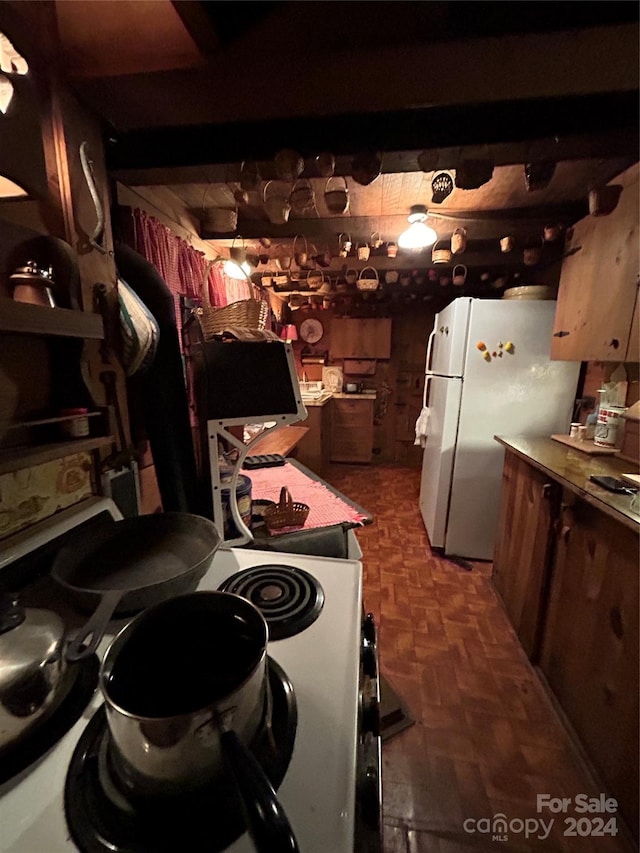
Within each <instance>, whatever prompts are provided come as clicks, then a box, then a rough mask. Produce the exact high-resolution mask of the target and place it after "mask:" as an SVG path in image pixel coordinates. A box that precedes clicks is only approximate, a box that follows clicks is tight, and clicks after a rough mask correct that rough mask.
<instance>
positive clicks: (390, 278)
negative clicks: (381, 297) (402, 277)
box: [384, 270, 398, 284]
mask: <svg viewBox="0 0 640 853" xmlns="http://www.w3.org/2000/svg"><path fill="white" fill-rule="evenodd" d="M384 280H385V281H386V283H387V284H395V283H396V282H397V281H398V271H397V270H387V271H386V272H385V274H384Z"/></svg>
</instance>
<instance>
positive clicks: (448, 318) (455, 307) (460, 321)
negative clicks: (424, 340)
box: [425, 297, 473, 376]
mask: <svg viewBox="0 0 640 853" xmlns="http://www.w3.org/2000/svg"><path fill="white" fill-rule="evenodd" d="M472 302H473V300H471V299H468V298H464V297H462V298H460V299H454V300H453V302H451V303H450V304H449V305H447V307H446V308H445V309H444V311H441V312H440V313H439V314H436V318H435V322H434V326H433V332H432V337H430V338H429V345H428V347H427V363H426V366H425V370H426V372H427V373H436V374H438V375H439V376H462V372H463V369H464V359H465V351H466V348H467V329H468V325H469V313H470V309H471V304H472Z"/></svg>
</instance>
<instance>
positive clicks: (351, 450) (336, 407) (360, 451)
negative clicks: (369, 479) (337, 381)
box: [330, 397, 374, 462]
mask: <svg viewBox="0 0 640 853" xmlns="http://www.w3.org/2000/svg"><path fill="white" fill-rule="evenodd" d="M373 405H374V399H373V398H370V399H366V398H363V397H358V398H354V399H342V398H334V399H333V400H332V401H331V450H330V460H331V462H371V456H372V453H373Z"/></svg>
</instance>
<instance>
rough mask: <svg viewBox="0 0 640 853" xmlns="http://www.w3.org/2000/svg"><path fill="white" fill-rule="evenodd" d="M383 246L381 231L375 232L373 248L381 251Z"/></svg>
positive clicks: (372, 237) (372, 238)
mask: <svg viewBox="0 0 640 853" xmlns="http://www.w3.org/2000/svg"><path fill="white" fill-rule="evenodd" d="M380 246H382V237H381V235H380V232H379V231H374V232H373V234H372V235H371V248H372V249H379V248H380Z"/></svg>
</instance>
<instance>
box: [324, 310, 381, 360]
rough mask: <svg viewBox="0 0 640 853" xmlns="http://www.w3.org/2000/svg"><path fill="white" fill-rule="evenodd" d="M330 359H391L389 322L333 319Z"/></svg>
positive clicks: (374, 319)
mask: <svg viewBox="0 0 640 853" xmlns="http://www.w3.org/2000/svg"><path fill="white" fill-rule="evenodd" d="M330 354H331V358H391V320H390V319H388V318H369V319H362V320H355V319H350V318H344V319H334V320H333V321H332V323H331V346H330Z"/></svg>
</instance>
